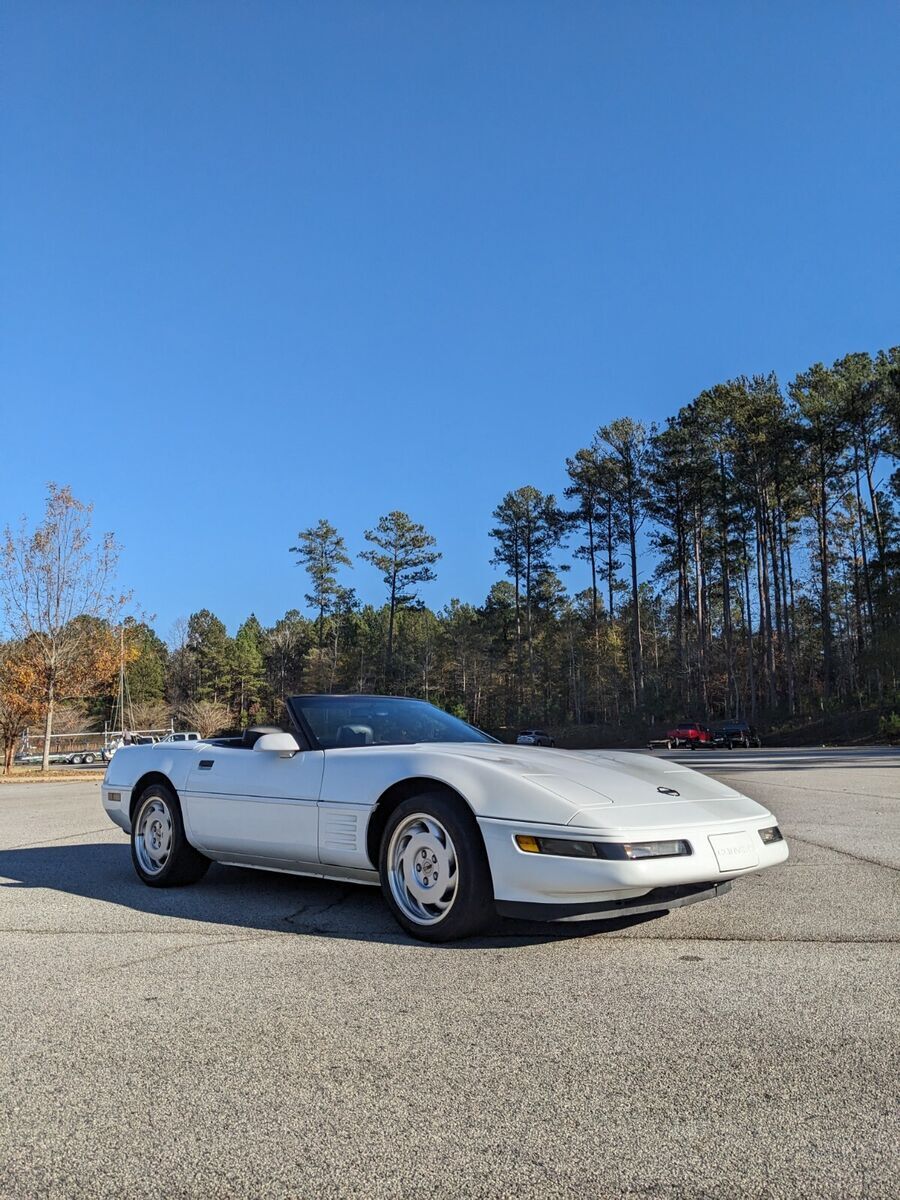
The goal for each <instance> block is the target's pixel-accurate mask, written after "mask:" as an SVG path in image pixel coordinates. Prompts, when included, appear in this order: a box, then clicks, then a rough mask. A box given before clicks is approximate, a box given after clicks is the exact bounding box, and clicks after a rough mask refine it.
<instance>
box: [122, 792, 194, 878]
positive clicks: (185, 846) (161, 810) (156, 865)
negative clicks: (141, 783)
mask: <svg viewBox="0 0 900 1200" xmlns="http://www.w3.org/2000/svg"><path fill="white" fill-rule="evenodd" d="M131 861H132V862H133V863H134V869H135V871H136V872H137V874H138V878H139V879H141V880H142V882H144V883H146V884H147V886H148V887H182V886H184V884H187V883H196V882H197V880H198V879H202V878H203V876H204V875H205V874H206V872H207V871H208V870H209V859H208V858H206V857H205V855H203V854H201V853H200V852H199V850H195V849H194V847H193V846H192V845H191V844H190V842H189V841H188V840H187V838H186V837H185V833H184V821H183V820H182V818H181V805H180V804H179V803H178V798H177V797H176V795H175V793H174V792H173V791H172V790H171V789H170V788H167V787H164V786H163V785H162V784H160V783H153V784H151V785H150V786H149V787H147V788H144V790H143V792H141V795H140V798H139V799H138V802H137V804H136V805H135V810H134V820H133V821H132V823H131Z"/></svg>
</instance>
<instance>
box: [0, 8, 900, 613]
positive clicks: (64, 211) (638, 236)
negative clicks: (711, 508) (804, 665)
mask: <svg viewBox="0 0 900 1200" xmlns="http://www.w3.org/2000/svg"><path fill="white" fill-rule="evenodd" d="M2 56H3V64H2V69H3V74H4V77H5V82H4V103H3V110H2V116H0V160H2V163H3V173H2V182H0V237H2V247H3V263H4V267H3V272H2V279H0V336H2V354H0V389H2V391H0V394H2V397H3V410H4V418H5V419H4V421H3V444H4V449H5V453H4V454H3V469H2V472H0V520H2V521H4V522H5V521H6V520H13V521H14V520H15V519H16V518H17V517H18V516H19V515H20V514H22V513H27V514H28V515H29V516H32V517H33V516H37V515H38V514H39V512H40V508H41V505H42V499H43V494H44V489H45V485H46V481H47V480H50V479H53V480H57V481H59V482H68V483H71V485H72V486H73V488H74V490H75V492H76V494H77V495H78V496H79V497H81V498H82V499H85V500H92V501H93V502H94V503H95V506H96V521H97V525H98V526H99V527H100V528H102V529H106V528H111V529H114V530H115V531H116V533H117V535H118V537H119V539H120V541H121V542H122V543H123V544H124V547H125V549H124V552H123V556H122V563H121V567H122V569H121V574H122V578H123V582H124V583H126V584H127V585H128V586H130V587H132V588H133V589H134V591H135V595H136V598H137V600H138V601H139V602H140V604H141V605H142V607H143V608H144V610H145V611H147V612H151V613H155V614H156V617H157V621H156V623H157V626H158V628H159V629H160V631H161V632H162V633H163V634H165V633H166V632H167V631H168V629H169V627H170V626H171V624H172V622H173V620H174V619H175V618H176V617H178V616H180V615H186V614H188V613H189V612H191V611H192V610H194V609H197V608H200V607H204V606H206V607H210V608H212V609H214V611H216V612H217V613H218V614H219V615H220V616H221V617H222V618H223V619H224V620H225V621H226V622H227V623H228V625H229V627H231V628H232V629H233V628H234V627H235V625H236V624H237V623H238V622H239V621H240V620H241V619H243V617H244V616H245V615H246V614H247V613H248V612H249V611H250V610H254V611H255V612H256V613H257V615H258V616H259V617H260V619H261V620H263V621H264V622H271V621H273V620H275V619H276V618H277V617H278V616H280V615H281V614H282V613H283V612H284V611H285V609H287V608H289V607H293V606H297V607H302V596H303V592H304V590H305V587H304V579H303V576H302V574H301V572H300V570H299V568H297V567H296V566H294V565H293V564H292V560H291V556H290V555H289V554H288V552H287V548H288V547H289V546H291V545H293V544H294V541H295V535H296V533H297V531H298V529H300V528H301V527H303V526H305V525H308V524H312V523H313V522H315V520H316V519H317V518H318V517H319V516H323V515H324V516H328V517H329V518H330V519H331V520H332V521H333V522H334V523H335V524H336V525H337V526H338V527H339V528H340V529H341V531H342V532H343V533H344V535H345V537H346V538H347V541H348V544H349V546H350V548H351V549H352V550H353V551H357V550H358V549H360V548H362V545H363V542H362V532H363V530H364V529H365V528H366V527H371V526H372V525H374V524H375V522H376V520H377V518H378V516H379V515H380V514H381V513H384V512H386V511H388V510H390V509H392V508H402V509H405V510H407V511H408V512H409V513H410V514H411V515H412V516H413V517H414V518H415V519H416V520H419V521H423V522H424V523H425V524H426V525H427V527H428V528H429V530H431V531H432V532H433V533H434V534H435V535H436V537H437V538H438V541H439V544H440V548H441V549H442V550H443V553H444V559H443V562H442V564H441V565H440V574H439V579H438V581H437V582H436V583H435V584H432V585H430V587H429V588H428V589H426V591H425V593H424V597H425V599H427V601H428V602H429V603H430V604H433V605H439V604H441V603H443V602H445V601H446V600H448V599H449V598H450V597H451V596H453V595H460V596H462V597H464V598H466V599H471V600H475V601H480V600H481V599H482V598H483V596H484V594H485V593H486V591H487V589H488V588H489V587H490V585H491V583H492V582H493V581H494V580H495V579H496V578H498V574H497V572H496V570H495V569H494V568H492V567H491V566H490V565H489V558H490V554H491V546H490V539H489V537H488V530H489V528H490V524H491V517H490V514H491V511H492V509H493V508H494V506H495V505H496V504H497V502H498V501H499V500H500V498H501V497H502V496H503V494H504V493H505V492H506V491H507V490H509V489H510V488H514V487H517V486H520V485H522V484H525V483H531V484H534V485H535V486H537V487H540V488H542V489H544V490H548V491H549V490H552V491H555V492H557V494H559V493H560V492H561V490H562V488H563V486H564V484H565V472H564V460H565V458H566V456H567V455H569V454H572V453H573V452H574V451H575V450H576V449H577V448H578V447H579V446H581V445H584V444H586V443H587V442H588V441H589V440H590V437H591V435H592V433H593V431H594V430H595V429H596V427H597V426H598V425H599V424H600V423H602V422H604V421H607V420H610V419H612V418H613V417H615V416H618V415H622V414H625V413H627V414H630V415H634V416H639V417H642V418H644V419H646V420H648V421H650V420H661V419H662V418H664V417H665V416H666V415H668V414H669V413H672V412H674V411H675V410H676V409H677V408H678V407H679V406H680V405H681V404H683V403H686V402H687V401H689V400H690V399H691V398H692V397H693V396H694V395H696V393H697V392H698V391H699V390H701V389H702V388H704V387H706V386H708V385H710V384H712V383H714V382H716V381H718V380H721V379H725V378H729V377H731V376H734V375H736V374H739V373H742V372H747V373H749V372H754V371H766V370H771V369H774V370H777V371H778V372H779V374H780V375H781V376H782V377H783V378H784V379H787V378H789V377H790V376H791V375H792V374H793V373H794V372H796V371H798V370H802V369H804V368H805V367H806V366H808V365H809V364H810V363H811V362H814V361H817V360H823V361H826V362H831V361H832V360H833V359H834V358H836V357H838V356H840V355H842V354H844V353H845V352H848V351H851V350H859V349H868V350H872V351H874V350H876V349H878V348H879V347H882V346H887V345H891V344H896V342H897V341H898V340H900V325H898V315H900V270H898V268H900V262H898V247H900V188H898V183H900V120H898V116H900V71H898V69H897V63H898V62H900V9H898V6H897V5H896V3H893V2H890V3H877V2H866V3H850V2H849V0H846V2H842V3H832V2H828V0H816V2H814V3H808V4H804V3H799V2H797V3H791V4H782V3H776V2H774V0H773V2H772V3H737V2H735V3H732V2H729V3H725V4H723V3H721V2H720V0H716V2H710V3H679V4H672V3H668V2H666V3H641V2H634V0H621V2H606V3H602V2H596V3H557V2H551V0H547V2H546V3H541V4H538V3H527V2H522V0H515V2H512V0H510V2H491V3H488V2H485V0H482V2H479V3H471V4H470V3H464V2H454V3H444V4H438V3H412V2H409V3H390V4H382V3H375V2H369V3H342V2H340V0H330V2H329V3H327V4H326V3H318V4H306V3H299V2H298V3H295V2H291V3H287V2H285V3H275V2H269V3H240V4H239V3H227V2H223V0H216V2H215V3H214V2H212V0H209V2H203V3H199V2H192V0H181V2H179V3H175V2H174V0H172V2H169V3H164V2H160V3H154V4H145V3H128V2H126V0H123V2H118V3H113V2H112V0H110V2H109V3H104V4H92V3H88V2H87V0H82V2H80V3H71V2H69V0H57V2H55V3H54V2H53V0H43V2H42V3H40V4H35V3H33V2H31V0H19V2H18V3H17V2H15V0H11V2H8V3H7V4H6V5H5V6H4V15H3V29H2ZM645 566H646V570H647V571H648V572H649V571H650V569H651V568H652V563H651V562H650V561H649V559H648V561H647V563H646V564H645ZM580 570H581V568H578V567H576V569H575V570H573V572H572V573H571V575H570V577H569V580H570V583H571V584H572V585H574V586H576V587H580V586H583V583H584V581H583V580H581V579H580V577H579V575H578V572H579V571H580ZM348 582H352V583H353V584H355V586H356V587H357V589H358V591H359V593H360V595H361V596H362V597H363V598H364V599H371V600H377V599H378V598H379V597H380V594H381V587H380V581H379V579H378V577H377V574H376V573H375V571H374V570H373V569H372V568H371V567H368V566H367V565H365V564H358V565H357V567H356V569H355V571H354V572H353V573H352V578H351V579H349V580H348Z"/></svg>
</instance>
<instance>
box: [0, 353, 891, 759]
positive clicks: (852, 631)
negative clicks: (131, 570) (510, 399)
mask: <svg viewBox="0 0 900 1200" xmlns="http://www.w3.org/2000/svg"><path fill="white" fill-rule="evenodd" d="M898 465H900V347H894V348H892V349H889V350H886V351H881V352H879V353H878V354H876V355H875V356H871V355H869V354H866V353H854V354H848V355H847V356H845V357H844V358H841V359H839V360H838V361H837V362H835V363H834V364H833V365H832V366H831V367H825V366H824V365H822V364H820V363H819V364H816V365H814V366H812V367H810V369H809V370H808V371H804V372H802V373H800V374H799V375H797V376H796V378H795V379H793V380H791V382H790V383H789V384H788V385H787V387H786V388H785V387H782V385H781V384H780V383H779V381H778V379H777V378H776V377H775V375H774V374H767V375H754V376H750V377H745V376H741V377H739V378H736V379H732V380H729V381H727V382H725V383H721V384H717V385H716V386H714V387H712V388H709V389H708V390H706V391H703V392H702V393H701V394H700V395H699V396H697V397H696V398H695V399H694V400H692V401H691V402H690V403H689V404H687V405H685V406H684V407H682V408H681V409H679V411H678V412H677V413H675V414H674V415H673V416H671V417H669V418H668V419H667V420H666V421H665V422H664V423H663V424H662V425H661V426H660V427H657V426H654V425H647V424H645V423H644V422H642V421H639V420H635V419H633V418H631V417H621V418H618V419H615V420H612V421H610V422H608V423H605V424H601V425H600V426H599V428H598V429H597V431H596V434H595V435H594V437H593V438H592V440H591V442H590V444H589V445H587V446H584V447H581V448H580V449H575V450H574V452H573V454H572V456H571V457H569V458H568V459H567V460H566V464H565V467H566V473H567V481H568V482H567V484H566V486H565V488H564V492H563V494H562V495H561V496H559V497H557V496H555V495H553V494H551V493H547V492H542V491H541V490H540V489H538V488H536V487H534V486H532V485H530V484H528V485H525V486H522V487H519V488H517V489H515V490H513V491H510V492H509V493H507V494H506V495H505V496H503V497H502V498H500V500H499V502H498V504H497V506H496V508H495V509H494V511H493V514H492V523H491V528H490V535H491V539H492V543H493V547H494V549H493V556H492V562H493V564H494V565H495V567H496V568H497V570H498V574H499V575H500V578H498V579H497V581H496V582H495V583H494V585H493V586H492V587H491V588H490V590H489V592H488V594H487V596H486V597H485V598H484V599H483V600H482V601H481V602H479V603H472V602H471V601H464V600H460V599H454V600H452V601H451V602H450V603H449V604H447V605H446V606H445V607H443V608H442V609H440V610H439V611H434V610H433V609H432V608H429V607H428V605H427V604H426V603H425V600H424V598H423V597H424V596H426V595H427V592H426V589H427V585H428V584H429V583H431V582H432V581H433V580H434V579H435V578H436V577H437V569H438V564H439V562H440V559H441V554H440V550H439V548H438V546H437V543H436V539H435V538H434V537H433V536H432V535H431V534H430V533H429V532H428V531H427V530H426V529H425V528H424V526H423V525H421V524H419V523H417V522H416V521H415V520H413V519H412V517H410V516H409V515H408V514H406V513H403V512H399V511H392V512H389V513H387V514H386V515H384V516H382V517H381V518H379V519H378V521H377V523H376V524H375V525H374V526H373V527H372V528H370V529H367V530H365V531H364V532H363V542H364V548H363V549H362V550H361V551H360V552H359V553H358V554H357V556H356V558H357V561H358V564H360V567H363V568H373V569H374V570H376V571H377V573H378V575H379V576H380V577H381V579H382V581H383V586H384V599H383V602H382V603H381V604H377V605H373V604H365V603H362V602H361V601H360V600H359V598H358V597H357V594H356V590H355V587H354V586H353V579H354V578H355V574H356V571H357V569H359V568H358V567H357V566H355V565H354V561H353V557H352V555H351V553H350V550H349V549H348V545H347V542H346V540H345V537H344V536H343V534H342V533H341V532H340V531H339V530H338V529H336V528H335V526H334V525H333V524H332V523H331V522H330V521H329V520H328V519H327V518H325V517H321V518H319V519H318V520H317V521H316V522H315V523H313V524H310V525H308V526H306V527H305V528H303V529H302V530H301V531H300V532H299V534H298V536H297V539H296V544H295V545H294V546H292V547H291V548H290V553H292V554H293V555H294V556H295V558H296V561H297V563H298V565H299V566H300V567H301V569H302V570H303V572H304V576H305V580H306V583H305V590H304V596H303V610H302V611H301V608H300V606H298V607H296V608H291V609H290V610H288V611H287V612H286V613H285V615H284V616H283V617H282V618H281V619H280V620H278V621H277V622H276V623H275V624H274V625H272V626H270V627H263V625H262V624H261V623H260V622H259V621H258V620H257V618H256V617H255V616H254V615H252V614H251V615H250V616H249V617H248V618H247V619H246V620H245V621H244V622H243V624H242V625H241V626H240V627H239V628H238V629H237V631H236V632H235V634H234V636H230V635H229V633H228V631H227V629H226V628H225V626H224V624H223V623H222V621H220V620H219V619H218V618H217V617H216V616H215V615H214V613H213V612H212V611H210V610H206V609H204V610H202V611H200V612H196V613H194V614H192V615H191V616H190V617H189V618H187V619H186V620H184V621H181V622H179V623H178V625H177V627H176V630H175V632H174V634H173V636H172V637H171V638H170V639H169V640H168V643H166V642H163V640H162V639H161V638H160V637H159V636H158V635H157V633H156V632H155V631H154V630H153V629H152V628H151V627H150V625H149V624H147V623H145V622H141V621H138V620H135V619H133V618H130V619H127V620H125V619H123V617H122V613H123V612H124V611H125V608H126V606H127V601H128V598H127V597H125V596H118V595H115V594H114V593H113V592H112V591H111V588H110V586H109V583H110V580H111V578H112V572H113V568H114V566H115V557H116V547H115V543H114V540H113V539H112V538H111V537H110V536H107V538H105V539H102V540H101V541H100V542H99V543H97V544H93V543H91V541H90V509H89V508H88V507H86V506H84V505H81V504H80V503H79V502H78V501H77V500H75V499H74V497H72V495H71V493H70V492H69V491H68V489H59V488H51V493H50V497H49V499H48V507H47V512H46V514H45V517H44V521H43V523H42V524H41V525H39V526H38V527H37V529H36V530H35V531H33V532H31V531H29V530H28V529H27V527H26V526H24V525H23V526H22V527H21V528H20V529H19V531H18V532H16V533H14V532H13V531H11V530H9V529H8V530H7V534H6V541H5V550H4V559H3V576H2V590H3V597H4V602H5V609H6V616H7V625H8V633H9V639H8V641H7V642H6V643H5V644H4V646H3V650H2V662H0V733H2V734H3V736H4V739H5V741H6V743H7V744H9V742H10V738H11V737H14V736H16V735H17V733H18V731H19V729H20V727H21V725H22V721H23V719H24V717H25V716H26V715H27V717H28V720H29V721H30V720H35V719H40V720H42V721H43V722H44V724H45V727H46V728H47V729H48V731H49V728H50V724H52V719H53V710H54V706H55V705H57V704H58V703H59V702H60V701H64V700H69V701H71V700H72V699H73V698H78V699H79V700H80V702H81V703H82V704H84V705H86V706H87V707H88V708H89V710H90V713H89V715H93V716H94V717H99V715H100V714H101V713H103V712H108V710H109V706H110V703H111V695H112V691H113V679H114V677H115V670H113V669H112V668H113V666H115V667H116V669H117V664H118V661H119V656H120V653H121V648H123V647H124V648H125V653H126V656H127V659H128V680H129V691H130V695H131V698H132V700H133V702H134V704H135V705H136V706H137V709H138V711H139V712H140V713H141V715H142V719H143V720H144V723H145V724H146V725H148V726H149V725H152V724H153V723H154V722H157V723H158V721H159V720H161V719H162V717H163V716H164V715H167V716H168V717H171V716H172V714H176V715H177V717H178V718H179V720H181V721H182V722H187V723H190V724H192V725H196V726H197V727H198V728H200V732H201V733H204V734H205V733H209V732H211V731H212V730H213V729H214V728H219V727H225V726H232V727H241V726H245V725H247V724H248V723H252V722H260V721H271V720H277V719H278V717H279V716H280V710H281V708H282V705H283V700H284V697H285V696H287V695H290V694H291V693H296V692H300V691H348V692H367V691H368V692H385V691H386V692H397V693H403V694H408V695H415V696H422V697H424V698H426V699H429V700H431V701H433V702H435V703H437V704H440V705H442V706H443V707H445V708H447V709H449V710H450V711H453V712H455V713H457V714H458V715H460V716H463V717H465V718H466V719H468V720H470V721H472V722H473V723H475V724H478V725H480V726H483V727H485V728H488V729H495V730H499V729H504V728H510V727H514V726H516V725H517V724H521V723H541V724H547V725H550V726H552V727H554V728H560V727H580V726H589V727H597V726H603V727H608V728H607V733H606V736H608V737H615V730H617V729H618V730H620V731H622V736H623V737H624V736H630V735H632V734H634V732H635V731H636V730H638V729H641V730H643V729H646V727H647V726H649V725H652V724H653V723H654V722H656V721H660V720H664V719H677V718H679V717H684V716H691V717H694V718H697V719H713V718H718V717H726V716H739V717H745V718H747V719H749V720H751V721H754V722H761V723H763V724H765V723H771V722H775V721H780V722H787V721H790V720H792V719H794V718H801V717H803V716H805V715H809V714H812V713H823V712H824V713H827V712H831V711H839V710H842V709H850V708H863V707H866V706H876V707H877V706H881V707H883V708H884V709H885V710H887V709H888V708H889V707H891V706H893V705H896V704H897V701H898V666H900V634H898V630H897V618H898V615H900V613H898V608H900V524H898V515H897V504H898V500H900V469H898ZM61 548H62V549H61ZM648 567H649V569H648ZM298 590H299V589H298ZM116 646H119V648H120V650H119V652H118V653H117V652H116V650H115V648H116ZM26 710H27V711H26ZM48 722H49V724H48ZM610 731H612V732H610Z"/></svg>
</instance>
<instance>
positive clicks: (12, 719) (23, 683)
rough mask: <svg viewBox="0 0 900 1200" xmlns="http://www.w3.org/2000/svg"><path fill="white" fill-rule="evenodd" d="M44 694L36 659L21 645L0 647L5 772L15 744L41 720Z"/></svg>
mask: <svg viewBox="0 0 900 1200" xmlns="http://www.w3.org/2000/svg"><path fill="white" fill-rule="evenodd" d="M40 714H41V695H40V679H39V667H38V664H37V662H36V656H35V655H34V654H33V653H29V647H28V646H27V645H26V644H24V643H22V642H7V643H6V644H5V645H3V646H0V738H2V741H3V773H4V774H5V775H8V774H9V772H10V769H11V768H12V762H13V756H14V754H15V752H16V743H17V742H18V740H19V738H20V737H21V736H22V734H23V732H24V731H25V730H26V729H27V728H28V726H29V725H30V724H32V722H34V721H37V720H39V719H40Z"/></svg>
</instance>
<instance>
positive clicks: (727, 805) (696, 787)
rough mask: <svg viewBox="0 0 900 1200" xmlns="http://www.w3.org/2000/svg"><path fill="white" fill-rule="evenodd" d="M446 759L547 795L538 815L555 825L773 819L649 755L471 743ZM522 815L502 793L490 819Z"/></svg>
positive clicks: (721, 787) (450, 749) (448, 748)
mask: <svg viewBox="0 0 900 1200" xmlns="http://www.w3.org/2000/svg"><path fill="white" fill-rule="evenodd" d="M433 749H437V747H433ZM440 753H441V754H442V755H444V754H446V755H450V756H453V757H460V758H464V759H467V760H469V761H479V762H481V763H483V764H484V765H485V766H488V764H490V767H491V768H493V769H494V770H496V771H497V772H498V773H502V774H503V775H505V776H507V777H508V778H509V777H515V778H516V779H518V780H520V781H521V785H522V787H524V788H527V790H528V791H529V792H532V794H533V795H535V796H536V795H539V794H540V793H543V795H544V796H546V798H547V804H546V806H544V805H540V804H539V803H538V804H537V808H539V809H540V808H544V807H546V811H547V813H548V816H547V818H546V819H547V820H548V821H550V822H552V823H554V824H566V825H575V826H580V827H585V828H604V829H605V828H614V827H625V826H627V827H628V828H639V827H644V826H654V827H655V826H658V825H668V824H678V825H685V824H703V823H707V822H709V821H711V820H714V821H722V820H724V821H727V820H749V819H754V818H758V817H762V816H765V815H766V811H767V810H766V809H764V808H763V807H762V806H761V805H759V804H757V803H756V802H755V801H754V800H750V799H749V798H748V797H746V796H742V795H741V793H740V792H736V791H735V790H734V789H733V788H730V787H728V785H727V784H724V783H721V782H720V781H719V780H717V779H711V778H710V777H709V776H708V775H701V774H700V772H699V771H694V770H691V768H689V767H685V766H682V765H681V764H680V763H677V762H674V761H672V760H671V759H662V758H655V757H653V756H651V755H650V754H645V753H637V752H628V751H610V750H578V751H573V750H551V749H545V748H543V747H534V746H506V745H493V744H489V745H477V744H469V743H464V744H459V745H450V744H444V745H442V746H441V747H440ZM533 789H539V791H537V792H534V791H533ZM515 790H516V791H519V789H515ZM518 808H519V805H518V801H517V800H515V799H514V798H513V796H512V795H511V794H510V795H509V796H508V797H507V795H505V794H504V793H503V792H502V790H500V789H498V790H497V791H496V793H495V794H493V795H492V797H491V799H490V800H489V801H488V803H487V804H486V805H485V806H484V809H483V811H485V815H491V816H497V817H502V818H507V819H515V818H516V817H517V816H518V817H521V816H522V815H523V814H522V812H521V811H520V810H518ZM517 810H518V811H517ZM551 814H552V815H551Z"/></svg>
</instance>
